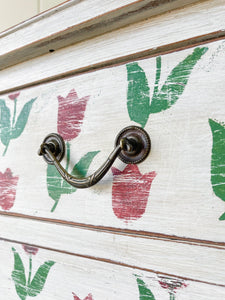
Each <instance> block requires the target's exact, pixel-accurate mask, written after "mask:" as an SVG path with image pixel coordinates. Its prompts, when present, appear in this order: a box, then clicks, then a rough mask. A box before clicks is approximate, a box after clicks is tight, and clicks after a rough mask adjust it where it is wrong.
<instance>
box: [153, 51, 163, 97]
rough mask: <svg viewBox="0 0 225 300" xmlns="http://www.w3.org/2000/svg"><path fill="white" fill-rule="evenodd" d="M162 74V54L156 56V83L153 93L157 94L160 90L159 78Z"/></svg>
mask: <svg viewBox="0 0 225 300" xmlns="http://www.w3.org/2000/svg"><path fill="white" fill-rule="evenodd" d="M160 76H161V56H158V57H156V75H155V85H154V91H153V95H155V94H157V93H158V91H159V80H160Z"/></svg>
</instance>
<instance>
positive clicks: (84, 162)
mask: <svg viewBox="0 0 225 300" xmlns="http://www.w3.org/2000/svg"><path fill="white" fill-rule="evenodd" d="M98 153H99V151H92V152H88V153H87V154H85V155H84V156H83V157H81V159H80V160H79V162H78V163H77V164H76V165H75V166H74V167H73V170H72V172H71V175H73V176H75V177H77V178H83V177H85V176H86V175H87V171H88V168H89V166H90V164H91V162H92V160H93V159H94V157H95V156H96V155H97V154H98ZM63 189H64V191H65V190H66V192H64V194H72V193H74V192H75V191H76V190H77V189H76V188H75V187H73V186H72V185H70V184H69V183H68V182H66V181H65V180H64V181H63Z"/></svg>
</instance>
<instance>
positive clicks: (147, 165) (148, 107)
mask: <svg viewBox="0 0 225 300" xmlns="http://www.w3.org/2000/svg"><path fill="white" fill-rule="evenodd" d="M223 48H224V42H223V41H217V42H213V43H210V44H205V45H202V46H198V47H195V48H189V49H186V50H183V51H179V52H175V53H171V54H165V55H162V56H157V57H152V58H147V59H143V60H139V61H135V62H130V63H127V64H122V65H120V66H115V67H112V68H107V69H102V70H100V71H96V72H91V73H87V74H83V75H80V76H74V77H70V78H67V79H63V80H59V81H54V82H51V83H48V84H43V85H38V86H36V87H32V88H28V89H24V90H20V91H18V92H15V93H12V94H7V95H4V96H1V105H2V106H1V107H2V113H3V114H4V118H2V120H1V126H2V128H3V129H2V132H1V142H2V143H1V174H0V175H1V182H2V183H1V190H2V197H1V198H2V199H1V202H0V204H1V210H2V211H5V212H7V213H17V214H23V215H29V216H32V217H36V218H39V217H40V218H48V219H56V220H61V221H62V222H72V223H79V224H89V225H93V226H103V227H107V228H111V227H114V228H123V229H128V230H136V231H144V232H150V233H151V232H155V233H160V234H166V235H175V236H185V237H187V238H195V239H203V240H212V241H215V242H223V241H224V224H223V219H224V210H225V207H224V202H223V201H224V199H225V196H224V195H225V190H224V188H223V186H224V180H223V175H221V172H223V166H222V165H223V160H224V158H223V157H224V155H223V150H224V149H223V143H224V139H225V136H224V125H223V122H224V112H225V111H224V105H223V102H224V100H223V96H224V87H223V80H224V76H223V73H224V72H223V69H224V59H223V56H224V55H223ZM218 74H220V76H218ZM15 111H16V113H15V116H14V112H15ZM10 122H12V123H14V125H12V124H11V123H10ZM129 125H137V126H140V127H142V128H144V129H145V130H146V131H147V132H148V133H149V135H150V138H151V144H152V147H151V152H150V155H149V156H148V157H147V159H146V160H145V161H144V162H142V163H140V164H138V165H125V164H124V163H122V162H121V161H120V160H117V161H116V162H115V164H114V165H113V167H112V168H111V170H110V171H109V172H108V174H107V175H106V176H105V177H104V178H103V179H102V180H101V181H100V182H99V183H98V184H96V185H95V186H93V187H91V188H88V189H75V188H73V187H70V186H69V185H67V184H66V183H65V182H64V181H63V179H61V177H60V175H59V174H58V172H57V171H56V169H55V167H54V166H51V165H47V164H46V162H45V161H43V159H42V158H41V157H40V156H38V155H37V151H38V149H39V147H40V145H41V143H42V141H43V139H44V138H45V136H46V135H48V134H49V133H51V132H58V133H60V134H61V135H62V136H63V138H64V140H65V143H66V148H67V150H66V151H67V153H66V155H65V157H64V159H63V161H62V165H63V166H64V168H66V169H67V170H68V171H69V172H72V170H73V168H74V166H75V168H76V167H77V171H76V174H77V173H79V172H81V175H82V174H83V175H86V174H87V175H89V174H92V173H93V172H94V171H95V170H97V169H98V167H99V166H100V165H101V164H102V163H103V162H104V161H105V160H106V158H107V157H108V155H109V153H110V152H111V151H112V150H113V148H114V141H115V138H116V136H117V134H118V133H119V132H120V130H122V129H123V128H124V127H126V126H129ZM12 128H13V129H12ZM10 130H11V131H10ZM10 132H11V136H10ZM221 200H222V201H221ZM196 228H198V230H196Z"/></svg>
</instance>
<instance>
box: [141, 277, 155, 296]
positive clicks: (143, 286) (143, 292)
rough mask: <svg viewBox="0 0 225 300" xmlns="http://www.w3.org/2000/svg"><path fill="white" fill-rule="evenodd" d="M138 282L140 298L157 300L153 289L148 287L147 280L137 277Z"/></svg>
mask: <svg viewBox="0 0 225 300" xmlns="http://www.w3.org/2000/svg"><path fill="white" fill-rule="evenodd" d="M137 284H138V289H139V300H155V297H154V295H153V293H152V292H151V290H150V289H148V288H147V286H146V284H145V282H144V281H143V280H142V279H141V278H139V277H137Z"/></svg>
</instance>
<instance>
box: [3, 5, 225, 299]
mask: <svg viewBox="0 0 225 300" xmlns="http://www.w3.org/2000/svg"><path fill="white" fill-rule="evenodd" d="M87 3H88V4H90V3H91V1H81V2H77V1H72V2H70V3H69V2H68V3H67V4H64V5H63V6H62V7H61V8H60V9H59V11H58V12H57V11H56V10H57V9H56V10H53V11H52V12H49V13H46V14H43V15H42V16H40V17H37V18H36V19H34V20H33V21H32V22H31V23H24V25H23V26H19V27H17V28H15V29H14V31H11V33H9V32H8V33H6V34H5V35H4V36H3V35H2V37H1V40H0V43H1V42H2V44H1V45H6V44H8V47H9V48H7V47H6V48H5V47H1V48H4V49H5V50H3V51H5V52H3V54H4V53H5V54H4V55H3V56H2V60H4V59H6V58H7V59H9V58H10V57H9V56H7V55H8V54H7V52H8V51H13V50H15V49H18V48H21V47H23V46H27V48H26V51H27V50H29V49H31V48H29V47H30V46H29V43H31V42H32V39H31V36H32V32H33V31H35V32H36V34H35V35H34V36H33V41H34V42H35V41H37V39H38V34H40V35H41V36H42V37H43V38H44V39H45V38H46V39H47V37H48V36H49V35H50V34H51V33H52V34H56V33H58V32H59V31H60V30H63V29H65V28H66V26H69V25H70V26H75V27H76V26H78V24H81V23H82V22H85V20H86V21H87V22H88V21H90V22H91V20H92V18H93V17H97V19H98V20H99V18H100V19H101V16H100V15H101V14H103V13H104V12H105V13H109V12H112V11H113V10H114V9H116V8H121V2H120V3H119V2H115V1H109V4H110V5H108V6H107V5H106V6H104V8H105V11H104V12H103V11H102V9H103V8H102V7H101V6H99V4H98V3H97V2H95V3H96V6H93V7H92V10H91V11H87V10H86V9H85V5H87ZM134 3H135V2H134V1H127V2H126V3H124V5H128V4H131V7H134V6H133V5H134ZM75 8H76V9H78V10H79V9H80V12H82V11H83V13H81V14H78V15H79V17H80V18H78V19H74V18H73V17H74V10H73V9H75ZM223 12H224V3H223V1H221V0H216V1H200V2H199V3H197V4H194V5H192V6H187V7H184V8H182V9H179V10H176V11H172V12H168V13H167V14H164V15H161V16H158V17H156V18H150V19H148V20H146V21H142V22H139V23H135V24H133V25H130V26H127V27H124V28H121V29H119V30H115V31H113V32H111V33H107V34H104V35H102V36H98V37H96V38H92V39H90V40H86V41H83V42H81V43H78V44H76V45H73V46H71V47H67V48H65V49H61V50H59V51H56V52H54V53H51V54H49V55H44V56H40V57H37V58H36V59H33V60H30V61H26V62H24V63H22V64H19V65H16V66H13V67H11V68H7V69H5V70H2V71H1V74H0V79H1V80H0V82H1V86H0V89H1V91H2V92H3V91H4V90H7V89H15V87H17V86H21V85H27V84H28V85H29V84H30V83H32V82H35V81H39V80H43V79H45V78H48V77H51V76H52V77H54V76H58V75H60V74H62V73H66V72H70V71H77V72H79V70H81V69H82V68H86V69H87V70H91V69H92V66H94V65H96V64H99V66H103V65H104V64H105V62H106V61H112V62H117V61H118V60H119V59H120V58H121V57H123V56H127V55H131V58H132V55H135V54H136V53H137V52H141V51H145V50H149V51H150V52H149V53H151V51H153V50H154V48H156V49H155V50H154V51H155V52H156V53H157V48H159V47H161V46H164V47H165V48H164V50H165V51H166V47H167V46H168V47H169V46H170V45H169V44H172V43H176V42H181V41H183V40H185V39H191V38H192V39H193V40H195V38H196V37H197V36H199V35H204V34H210V33H212V32H215V31H222V30H224V14H223ZM64 13H66V15H68V17H69V16H70V18H68V19H67V18H65V19H64V22H59V21H58V20H59V16H63V15H64ZM89 13H90V15H89ZM47 15H48V17H47V18H46V19H45V18H44V16H47ZM117 16H118V15H117ZM42 17H43V19H42ZM137 18H138V17H137ZM56 20H57V22H55V21H56ZM73 20H74V21H73ZM136 20H137V19H136ZM36 21H37V22H36ZM73 22H74V23H73ZM53 23H55V24H53ZM131 23H132V22H131ZM28 24H29V25H28ZM47 25H49V27H48V26H47ZM78 27H79V26H78ZM37 28H38V29H39V30H36V29H37ZM41 28H42V29H43V30H40V29H41ZM17 29H18V30H17ZM51 30H52V31H51ZM22 32H23V33H24V35H23V36H24V42H22V43H20V41H21V40H22V39H21V33H22ZM25 32H27V33H29V34H28V36H27V39H26V34H25ZM98 33H99V32H98ZM98 33H96V34H98ZM29 35H30V36H29ZM146 37H147V38H146ZM216 37H217V35H215V38H216ZM39 38H40V37H39ZM46 39H45V41H46ZM83 39H84V40H85V37H84V36H83ZM193 40H192V42H193ZM10 41H14V42H15V44H14V46H12V43H11V42H10ZM186 45H187V44H186ZM61 46H62V45H61ZM204 46H207V47H209V50H208V51H207V53H206V54H205V55H204V56H203V57H202V58H201V60H200V61H199V62H198V63H197V64H196V66H195V68H194V69H193V71H192V72H191V75H190V78H189V81H188V84H187V86H186V88H185V90H184V93H183V94H182V96H181V97H180V99H179V100H178V102H177V103H176V104H175V105H174V106H173V107H172V108H170V109H168V110H167V111H165V112H161V113H157V114H155V115H151V116H150V119H149V121H148V123H147V125H146V127H145V129H146V130H147V131H148V132H149V134H150V137H151V140H152V150H151V154H150V156H149V157H148V158H147V160H146V161H145V162H143V163H142V164H140V165H139V168H140V171H141V172H142V173H146V172H150V171H156V172H157V176H156V178H155V179H154V181H153V183H152V188H151V191H150V196H149V200H148V205H147V208H146V211H145V214H144V215H143V217H142V218H140V219H139V220H136V221H130V222H124V221H122V220H119V219H118V218H117V217H116V216H115V215H114V213H113V210H112V180H113V176H112V173H111V172H109V173H108V174H107V175H106V177H105V178H104V179H103V180H102V181H101V182H100V183H99V184H98V185H96V186H95V187H92V188H90V189H87V190H78V191H76V193H74V194H71V195H63V196H62V197H61V199H60V202H59V205H58V207H57V208H56V210H55V212H54V213H51V212H50V210H51V207H52V205H53V200H52V199H51V198H50V197H49V196H48V191H47V186H46V163H45V162H44V161H43V160H42V158H41V157H38V156H37V150H38V148H39V146H40V144H41V142H42V140H43V138H44V137H45V136H46V135H47V134H48V133H50V132H56V130H57V107H58V103H57V96H58V95H61V96H63V97H66V95H67V94H68V93H69V91H70V90H71V89H73V88H74V89H76V91H77V93H78V96H79V97H80V98H81V97H84V96H87V95H90V99H89V101H88V105H87V109H86V112H85V119H84V122H83V125H82V128H81V129H82V130H81V133H80V135H79V136H78V137H77V138H76V139H74V140H73V141H72V142H71V160H72V161H73V164H75V162H77V161H78V160H79V159H80V157H81V156H82V155H84V154H85V153H87V152H88V151H94V150H100V151H101V152H100V153H99V154H98V155H97V156H96V157H95V159H94V160H93V162H92V164H91V166H90V170H89V173H92V172H93V171H95V170H96V169H97V168H98V167H99V165H100V164H101V163H102V162H103V161H104V160H105V159H106V157H107V155H108V154H109V153H110V152H111V150H112V148H113V147H114V139H115V137H116V135H117V133H118V132H119V131H120V130H121V129H122V128H123V127H125V126H127V125H130V124H134V122H131V121H130V119H129V116H128V112H127V107H126V98H127V74H126V66H125V64H122V65H120V66H114V67H111V68H107V69H102V70H99V71H96V72H90V73H87V74H83V75H79V76H74V77H70V78H66V79H61V80H58V81H52V82H51V83H48V84H40V85H37V86H35V87H32V88H27V89H21V91H20V96H19V98H18V110H17V113H18V112H19V111H20V109H21V108H22V107H23V105H24V104H25V103H26V102H27V101H28V100H30V99H31V98H33V97H37V101H36V102H35V104H34V105H33V108H32V110H31V114H30V117H29V120H28V123H27V125H26V127H25V130H24V132H23V133H22V135H21V136H20V137H19V138H18V139H16V140H12V141H11V142H10V145H9V148H8V151H7V154H6V155H5V156H4V157H2V156H0V161H1V165H0V172H1V173H3V172H5V170H6V169H7V168H10V169H11V170H12V172H13V175H17V176H19V181H18V186H17V194H16V199H15V203H14V206H13V207H12V209H11V210H10V211H9V214H11V213H12V216H11V217H9V216H0V221H1V224H2V230H1V234H0V238H2V239H8V240H9V241H15V243H14V244H10V243H5V242H1V247H0V261H1V262H3V266H4V267H3V268H1V270H0V274H1V275H2V276H1V280H2V282H3V292H2V294H1V295H3V296H4V298H7V299H16V297H17V295H16V293H15V289H14V285H13V282H12V280H11V278H10V274H11V271H12V268H13V255H12V251H11V247H12V246H13V247H15V248H16V249H17V250H18V251H19V253H20V254H21V256H22V258H23V259H24V260H25V259H26V258H27V256H26V255H25V254H24V253H23V250H22V248H21V246H20V245H19V244H18V243H28V244H33V245H36V246H39V247H43V248H49V249H50V250H52V251H47V250H40V251H39V252H38V254H37V256H36V258H37V262H36V263H35V264H34V266H35V267H38V266H39V265H40V264H41V263H42V262H43V261H45V260H48V259H52V260H54V261H56V264H55V266H54V272H52V273H50V276H49V279H48V281H47V285H46V287H45V290H44V291H43V293H42V294H41V295H40V296H38V297H39V299H42V300H43V299H67V298H68V299H72V292H75V293H77V295H78V296H79V297H81V299H85V297H86V296H87V294H88V293H89V292H91V293H93V296H94V300H99V299H100V300H107V299H110V300H112V299H113V300H114V299H115V300H117V299H118V300H119V299H120V300H122V299H123V300H124V299H134V300H135V299H138V290H137V285H136V282H135V277H134V275H133V274H139V275H141V276H143V279H144V280H145V281H146V282H147V283H148V285H149V286H151V287H152V291H153V292H154V294H155V296H156V300H158V299H168V298H169V295H168V293H167V292H166V291H165V290H163V289H161V288H160V287H159V284H158V280H157V276H156V275H155V274H154V273H151V272H142V271H140V269H148V270H153V271H154V272H160V273H168V274H171V275H174V276H180V277H187V278H189V279H190V281H188V287H187V288H185V289H182V290H179V292H178V294H177V297H179V298H181V299H198V300H199V299H204V300H205V299H212V298H216V299H223V298H224V288H221V287H218V286H216V284H221V285H224V271H225V260H224V246H223V245H222V244H221V245H220V246H218V247H217V245H216V243H215V242H221V243H223V242H224V233H225V229H224V226H225V225H224V222H220V221H219V220H218V218H219V216H220V215H221V214H222V213H223V212H224V210H225V207H224V202H222V201H221V200H220V199H219V198H218V197H216V196H215V195H214V193H213V190H212V187H211V182H210V160H211V148H212V136H211V131H210V127H209V124H208V119H209V118H212V119H217V120H219V121H223V122H224V121H225V109H224V67H225V66H224V48H225V44H224V41H217V42H213V43H210V44H207V45H204ZM10 47H11V48H10ZM174 49H175V47H174ZM20 50H21V49H20ZM192 51H193V49H192V48H190V49H186V50H183V51H179V52H174V53H171V54H166V55H163V56H162V74H161V81H160V85H162V84H163V82H164V81H165V80H166V78H167V76H168V74H169V73H170V71H171V70H172V68H173V67H174V66H176V65H177V64H178V63H179V62H180V61H181V60H182V59H184V58H185V57H186V56H187V55H188V54H190V53H192ZM16 52H17V51H15V54H16ZM18 53H19V50H18ZM24 53H27V52H24ZM37 53H38V52H37ZM39 54H40V52H39ZM20 55H21V52H20ZM32 55H33V54H32ZM18 57H19V56H18ZM28 57H29V55H28ZM16 59H17V58H16ZM125 60H126V59H124V61H125ZM155 62H156V61H155V58H154V57H153V58H149V59H143V60H140V61H139V65H140V66H141V67H142V68H143V69H144V71H145V72H146V75H147V77H148V80H149V85H150V88H151V93H152V91H153V85H154V80H155ZM218 74H219V76H218ZM1 99H4V100H6V103H7V105H8V106H9V107H10V109H13V103H12V102H11V100H9V98H8V95H6V94H5V95H2V96H1ZM103 138H104V140H103ZM3 151H4V147H3V145H2V144H1V145H0V152H1V154H2V152H3ZM15 153H16V155H15ZM63 164H65V159H64V161H63ZM115 166H116V167H118V168H119V169H123V168H124V164H123V163H121V162H119V161H117V162H116V163H115ZM71 167H72V166H71ZM13 214H14V215H13ZM17 214H23V215H24V217H23V218H18V217H16V216H17ZM35 217H37V218H38V220H32V218H35ZM42 218H47V219H49V220H50V219H51V221H49V222H44V221H43V219H42ZM60 222H61V223H63V222H64V223H66V222H75V223H83V225H85V226H86V228H84V227H83V226H82V224H81V226H80V227H79V226H71V223H68V224H67V225H66V224H64V225H63V224H59V223H60ZM90 225H94V226H95V230H94V229H93V228H92V227H91V226H90ZM104 227H113V230H114V233H112V232H110V231H109V230H110V228H108V229H107V228H105V229H104ZM125 229H129V230H131V231H132V230H134V232H133V235H132V232H130V234H129V235H127V234H126V233H125V232H124V230H125ZM139 230H141V231H146V232H147V231H148V232H151V233H152V234H151V236H152V237H147V234H144V232H142V236H140V232H138V231H139ZM158 234H163V235H165V236H164V238H162V237H161V238H160V236H158ZM168 235H173V236H178V238H179V239H180V241H179V242H178V241H175V240H173V241H172V240H170V237H169V236H168ZM188 238H191V239H192V238H195V239H198V242H195V243H192V242H191V241H189V240H188ZM201 240H208V242H205V243H203V242H201ZM211 241H212V242H213V243H210V242H211ZM53 250H54V251H53ZM60 251H61V252H62V251H66V253H67V254H66V253H64V254H62V253H61V254H60ZM68 253H70V254H68ZM78 256H87V257H89V259H88V258H81V257H78ZM104 260H106V261H108V262H107V263H106V262H104ZM27 263H28V260H27ZM120 264H121V265H120ZM123 264H124V266H123ZM126 265H127V266H126ZM26 267H27V265H26ZM135 268H136V269H135ZM62 278H63V280H62ZM192 280H194V281H192ZM195 281H205V282H208V283H210V284H202V283H197V282H195ZM74 286H75V287H74ZM67 293H68V294H67ZM38 297H37V298H36V299H38Z"/></svg>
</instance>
